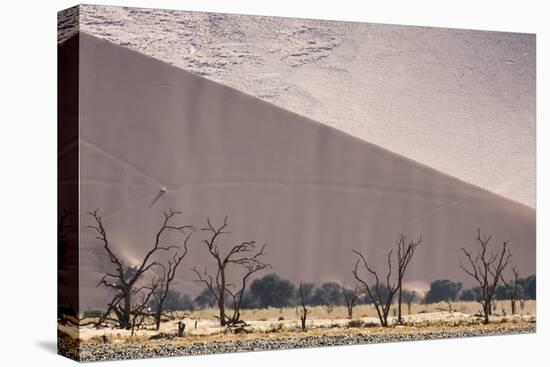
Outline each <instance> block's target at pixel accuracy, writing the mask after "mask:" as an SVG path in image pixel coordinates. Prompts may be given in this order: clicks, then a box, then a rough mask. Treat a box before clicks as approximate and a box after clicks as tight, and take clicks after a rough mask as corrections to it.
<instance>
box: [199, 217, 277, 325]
mask: <svg viewBox="0 0 550 367" xmlns="http://www.w3.org/2000/svg"><path fill="white" fill-rule="evenodd" d="M206 222H207V227H205V228H203V229H202V231H204V232H207V233H209V238H208V239H206V240H203V241H202V242H203V243H204V245H205V247H206V249H207V250H208V252H209V254H210V255H211V256H212V258H213V259H214V260H215V264H216V271H215V275H214V276H213V275H212V273H210V272H209V271H208V269H207V268H206V267H205V268H204V271H203V272H199V271H198V270H197V269H196V268H193V269H191V270H192V271H193V272H194V273H195V275H196V276H197V279H195V280H196V281H198V282H201V283H203V284H204V285H205V286H206V288H207V289H208V290H209V291H210V293H211V294H212V296H213V297H214V298H215V299H216V303H217V304H218V309H219V320H220V325H221V326H226V325H235V324H237V323H240V322H241V319H240V317H241V315H240V308H241V304H242V300H243V296H244V291H245V289H246V285H247V282H248V280H249V279H250V277H251V276H252V275H253V274H254V273H256V272H258V271H261V270H264V269H267V268H270V267H271V265H269V264H266V263H264V262H262V261H261V258H262V256H264V255H265V252H264V251H265V248H266V246H267V243H266V244H264V245H263V246H261V247H258V246H257V245H256V242H255V241H247V242H241V243H239V244H237V245H234V246H233V247H231V248H230V249H229V250H228V251H227V252H226V253H225V254H222V253H221V250H220V246H219V244H218V242H219V239H220V237H221V236H223V235H224V234H228V233H230V232H229V231H228V230H227V227H228V225H229V223H228V220H227V217H225V219H224V221H223V225H221V226H220V227H215V226H214V225H213V224H212V222H211V221H210V219H207V220H206ZM230 266H235V267H237V268H239V269H240V270H241V272H243V271H244V273H243V274H241V276H240V279H239V281H238V282H237V283H238V285H235V284H234V283H230V282H229V281H228V279H227V274H228V273H227V272H228V268H229V267H230ZM227 296H229V297H231V300H230V302H231V306H232V308H233V312H232V314H231V315H228V313H227V311H226V301H227V299H226V297H227Z"/></svg>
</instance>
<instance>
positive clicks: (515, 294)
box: [500, 266, 522, 315]
mask: <svg viewBox="0 0 550 367" xmlns="http://www.w3.org/2000/svg"><path fill="white" fill-rule="evenodd" d="M512 275H513V278H512V279H511V280H510V281H508V282H507V281H506V280H505V279H504V276H503V275H501V277H500V279H501V280H502V283H504V286H505V287H506V290H507V291H508V297H510V306H511V308H512V315H515V314H516V301H517V300H518V299H521V298H522V296H521V291H522V290H521V284H520V283H519V272H518V271H517V269H516V267H515V266H514V267H512Z"/></svg>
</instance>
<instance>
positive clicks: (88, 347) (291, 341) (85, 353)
mask: <svg viewBox="0 0 550 367" xmlns="http://www.w3.org/2000/svg"><path fill="white" fill-rule="evenodd" d="M534 332H535V325H534V324H532V325H526V326H521V327H514V328H509V327H502V328H492V329H460V330H459V329H457V330H445V331H437V332H405V333H387V334H383V333H376V334H369V333H368V332H365V333H356V334H350V335H346V334H344V335H321V336H311V335H309V336H297V337H290V338H269V339H245V340H230V341H218V342H208V343H204V342H196V343H193V344H187V345H177V344H173V343H162V342H159V343H147V344H145V345H144V344H141V343H135V342H126V343H120V344H81V345H80V347H78V344H77V343H76V342H75V341H72V340H69V339H60V340H59V343H58V352H59V354H61V355H64V356H66V357H69V358H71V359H76V360H79V361H85V362H92V361H105V360H118V359H137V358H154V357H172V356H184V355H200V354H213V353H231V352H250V351H262V350H274V349H292V348H311V347H322V346H337V345H354V344H373V343H391V342H399V341H414V340H435V339H448V338H464V337H475V336H494V335H509V334H529V333H534ZM78 348H80V356H79V355H78V354H77V350H78Z"/></svg>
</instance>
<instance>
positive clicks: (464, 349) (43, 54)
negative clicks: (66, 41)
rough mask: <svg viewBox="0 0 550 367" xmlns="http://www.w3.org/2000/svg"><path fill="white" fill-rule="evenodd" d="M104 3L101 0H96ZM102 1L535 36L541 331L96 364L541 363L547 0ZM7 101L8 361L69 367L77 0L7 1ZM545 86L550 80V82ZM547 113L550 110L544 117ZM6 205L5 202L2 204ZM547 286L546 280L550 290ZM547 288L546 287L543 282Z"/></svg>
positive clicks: (3, 356)
mask: <svg viewBox="0 0 550 367" xmlns="http://www.w3.org/2000/svg"><path fill="white" fill-rule="evenodd" d="M91 2H92V3H96V2H95V1H91ZM97 3H101V4H109V5H128V6H142V7H163V8H175V9H186V10H205V11H218V12H230V13H245V14H262V15H279V16H291V17H306V18H321V19H323V18H324V19H336V20H354V21H368V22H379V23H395V24H409V25H428V26H440V27H458V28H473V29H485V30H501V31H512V32H534V33H537V43H538V46H537V47H538V48H537V65H538V66H539V68H538V70H537V76H538V78H537V79H538V85H537V89H538V103H537V121H538V126H537V141H538V144H537V146H538V160H537V162H538V174H537V187H538V188H539V190H538V192H537V208H538V209H537V211H538V216H539V218H538V222H539V231H538V272H537V277H538V284H539V288H538V329H539V332H538V334H537V335H526V336H508V337H486V338H477V339H459V340H445V341H435V342H433V341H432V342H414V343H401V344H383V345H368V346H353V347H338V348H324V349H314V350H313V349H310V350H291V351H284V352H261V353H244V354H229V355H218V356H203V357H188V358H167V359H162V360H155V361H150V360H146V361H131V362H117V363H116V364H114V363H99V364H96V365H97V366H103V365H106V366H107V365H111V364H112V365H116V366H126V365H135V366H146V365H147V366H149V365H151V364H154V365H157V366H176V365H177V366H196V365H201V366H216V365H220V364H222V363H223V365H224V366H227V367H229V366H243V365H262V366H280V365H300V364H302V365H304V364H305V365H318V366H333V365H338V364H343V363H346V364H356V363H357V364H369V365H380V364H386V363H387V359H388V358H391V364H392V365H397V364H407V365H409V366H415V365H422V366H441V365H442V364H443V365H445V366H464V365H466V364H475V365H481V364H485V363H490V364H491V365H499V366H508V365H515V366H517V365H522V366H536V365H541V364H542V363H543V362H542V363H541V362H540V360H541V358H542V357H543V353H544V349H543V348H544V346H545V345H546V344H545V343H544V340H545V339H546V340H550V339H549V325H548V317H547V316H546V315H545V313H546V312H547V311H548V310H549V308H548V296H547V290H548V286H547V285H546V284H549V281H548V277H549V276H548V270H547V268H545V267H544V264H545V262H548V261H549V256H548V254H549V250H548V247H547V246H545V245H543V244H545V243H547V242H548V241H549V240H550V238H549V233H548V229H547V226H544V225H543V224H544V223H546V222H547V221H548V220H549V219H550V218H549V209H548V205H547V204H548V194H547V192H546V191H545V189H544V187H545V186H546V187H548V185H549V182H548V181H549V173H548V168H547V167H545V163H546V160H545V159H544V158H543V157H544V156H548V155H549V154H550V149H548V147H547V146H545V145H544V144H543V141H544V140H548V139H549V138H550V133H549V128H548V127H547V126H545V124H544V123H543V121H544V120H545V118H544V117H545V115H544V114H543V112H544V111H547V110H548V109H547V108H546V109H545V107H546V106H544V105H543V103H542V101H545V100H546V101H548V100H550V99H549V93H548V82H549V79H548V74H549V73H548V72H547V70H548V69H547V67H546V68H545V67H544V65H550V55H549V51H548V46H549V45H550V44H549V43H548V37H550V29H549V28H550V27H549V26H548V25H547V19H545V16H544V14H546V12H545V9H544V8H545V7H544V2H541V1H535V0H532V1H528V0H524V1H521V2H520V1H514V2H509V1H502V0H501V1H484V2H479V1H470V0H461V1H455V2H452V3H451V2H442V1H437V0H434V1H423V0H417V1H407V0H403V1H385V2H376V4H365V3H364V2H358V1H352V0H349V1H347V0H339V1H325V2H321V1H315V2H313V1H311V2H307V1H302V2H298V1H296V0H276V1H269V2H267V1H263V2H261V1H253V0H249V1H246V0H233V1H231V2H229V1H223V0H210V1H208V0H187V1H182V0H179V1H178V0H172V1H169V0H162V1H161V0H156V1H152V0H149V1H145V0H141V1H139V0H118V1H109V0H104V1H100V2H97ZM2 5H3V6H2V11H1V15H2V20H1V22H0V26H1V27H2V29H1V33H0V34H1V37H2V52H1V56H0V64H1V65H2V67H1V68H0V70H1V72H2V78H1V79H0V80H1V84H0V85H1V88H2V89H1V91H2V108H0V113H1V114H2V118H1V119H0V121H1V122H0V124H1V125H0V126H1V128H2V130H1V132H2V134H1V135H0V136H1V138H2V140H1V141H2V143H1V144H0V157H1V158H0V159H1V162H0V163H1V167H2V181H1V182H2V184H1V185H2V186H1V189H2V204H3V205H0V216H1V218H0V225H1V227H2V229H1V232H0V233H2V235H1V246H2V247H1V248H2V252H0V254H1V255H0V259H1V260H2V261H1V265H0V272H1V276H0V280H1V282H2V286H0V289H1V291H0V294H1V298H0V317H1V318H0V325H1V327H0V345H1V348H0V364H1V365H7V366H9V365H31V366H33V365H40V366H44V365H46V366H49V365H52V366H64V365H70V364H72V362H70V361H69V360H66V359H63V358H61V357H59V356H57V355H56V354H55V352H54V350H55V337H56V319H55V315H56V248H55V246H56V240H55V238H56V197H55V195H56V85H55V83H56V11H57V10H60V9H63V8H65V7H69V6H72V5H75V2H72V1H62V0H55V1H10V2H4V3H3V4H2ZM545 87H546V88H545ZM546 115H548V113H546ZM6 202H7V206H6V205H5V204H6ZM541 285H542V286H541ZM544 285H546V286H544Z"/></svg>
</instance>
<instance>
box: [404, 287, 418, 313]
mask: <svg viewBox="0 0 550 367" xmlns="http://www.w3.org/2000/svg"><path fill="white" fill-rule="evenodd" d="M417 299H418V296H417V294H416V291H406V292H404V293H403V302H405V304H406V305H407V312H408V314H409V315H410V314H411V308H412V304H413V303H414V302H415V301H417Z"/></svg>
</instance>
